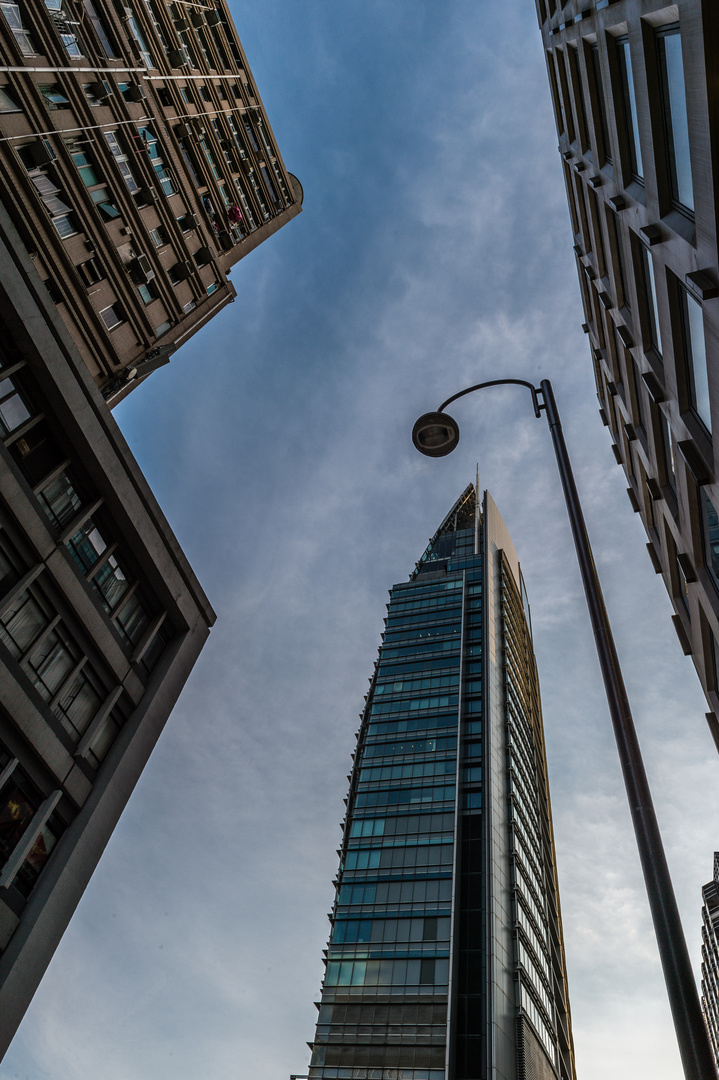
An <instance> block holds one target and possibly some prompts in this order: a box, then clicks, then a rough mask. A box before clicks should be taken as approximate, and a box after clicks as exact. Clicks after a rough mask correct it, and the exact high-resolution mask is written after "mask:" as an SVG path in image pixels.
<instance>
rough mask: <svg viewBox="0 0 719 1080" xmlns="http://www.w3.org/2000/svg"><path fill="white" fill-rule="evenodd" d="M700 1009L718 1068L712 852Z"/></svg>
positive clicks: (718, 929) (717, 922)
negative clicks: (701, 1009)
mask: <svg viewBox="0 0 719 1080" xmlns="http://www.w3.org/2000/svg"><path fill="white" fill-rule="evenodd" d="M702 899H703V900H704V904H703V906H702V1008H703V1010H704V1019H705V1020H706V1025H707V1030H708V1032H709V1038H710V1040H711V1044H712V1050H713V1051H714V1057H715V1059H716V1063H717V1065H718V1066H719V851H715V852H714V877H713V878H712V880H711V881H710V882H709V884H708V885H705V886H704V888H703V889H702Z"/></svg>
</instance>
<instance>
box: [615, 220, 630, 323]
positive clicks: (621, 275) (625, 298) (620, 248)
mask: <svg viewBox="0 0 719 1080" xmlns="http://www.w3.org/2000/svg"><path fill="white" fill-rule="evenodd" d="M611 222H612V230H613V232H614V250H615V252H616V256H617V261H616V264H615V267H614V269H615V277H616V280H617V284H618V285H619V291H620V293H621V301H620V302H621V306H622V307H625V308H630V306H631V305H630V303H629V295H628V293H627V270H626V263H625V261H624V241H623V238H622V229H621V226H620V224H619V215H618V214H616V213H615V212H614V211H611Z"/></svg>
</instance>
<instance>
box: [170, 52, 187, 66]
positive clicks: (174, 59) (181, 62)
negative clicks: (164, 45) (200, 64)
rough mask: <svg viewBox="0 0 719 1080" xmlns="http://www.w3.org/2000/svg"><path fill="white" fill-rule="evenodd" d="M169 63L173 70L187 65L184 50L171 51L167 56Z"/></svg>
mask: <svg viewBox="0 0 719 1080" xmlns="http://www.w3.org/2000/svg"><path fill="white" fill-rule="evenodd" d="M167 61H168V63H169V65H170V67H171V68H181V67H184V66H185V64H186V63H187V61H186V60H185V54H184V53H183V51H182V49H170V51H169V53H168V54H167Z"/></svg>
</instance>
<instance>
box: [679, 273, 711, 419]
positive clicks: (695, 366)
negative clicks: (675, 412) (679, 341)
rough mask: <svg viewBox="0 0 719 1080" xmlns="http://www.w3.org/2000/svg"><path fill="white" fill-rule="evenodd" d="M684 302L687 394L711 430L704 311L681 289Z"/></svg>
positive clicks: (693, 406) (700, 417)
mask: <svg viewBox="0 0 719 1080" xmlns="http://www.w3.org/2000/svg"><path fill="white" fill-rule="evenodd" d="M682 298H683V304H684V350H685V357H686V364H687V376H688V383H689V394H690V397H691V404H692V408H693V409H694V410H695V412H696V413H697V415H698V416H699V419H700V420H701V421H702V422H703V423H704V425H705V426H706V427H707V429H708V430H709V431H710V432H711V429H712V416H711V405H710V401H709V376H708V373H707V356H706V344H705V339H704V313H703V312H702V308H701V304H699V303H697V301H696V300H695V299H694V297H692V296H690V295H689V293H688V292H686V291H685V290H684V289H682Z"/></svg>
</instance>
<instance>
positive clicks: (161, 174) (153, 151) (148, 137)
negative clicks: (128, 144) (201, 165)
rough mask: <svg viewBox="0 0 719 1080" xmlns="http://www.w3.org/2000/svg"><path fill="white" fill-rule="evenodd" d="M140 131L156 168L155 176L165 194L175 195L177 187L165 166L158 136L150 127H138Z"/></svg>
mask: <svg viewBox="0 0 719 1080" xmlns="http://www.w3.org/2000/svg"><path fill="white" fill-rule="evenodd" d="M137 130H138V133H139V135H140V137H141V139H142V141H143V142H144V144H145V146H146V148H147V154H148V157H149V158H150V161H151V162H152V167H153V169H154V170H155V176H156V177H157V180H158V182H159V184H160V187H161V188H162V190H163V192H164V193H165V195H174V194H175V187H174V185H173V182H172V177H171V176H170V173H169V172H168V171H167V169H166V168H165V164H164V162H163V159H162V158H161V157H160V150H159V144H158V141H157V139H156V137H155V136H154V135H153V133H152V131H151V130H150V128H148V127H141V128H138V129H137Z"/></svg>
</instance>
